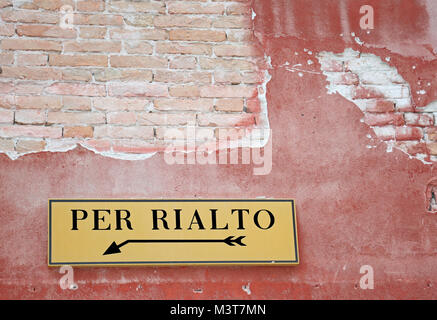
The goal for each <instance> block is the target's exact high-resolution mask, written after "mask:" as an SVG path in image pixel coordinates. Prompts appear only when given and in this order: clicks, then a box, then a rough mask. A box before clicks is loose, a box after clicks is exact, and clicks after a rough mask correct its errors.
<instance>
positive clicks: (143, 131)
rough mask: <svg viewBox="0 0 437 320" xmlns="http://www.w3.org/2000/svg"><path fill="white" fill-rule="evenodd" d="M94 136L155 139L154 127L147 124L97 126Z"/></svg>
mask: <svg viewBox="0 0 437 320" xmlns="http://www.w3.org/2000/svg"><path fill="white" fill-rule="evenodd" d="M94 136H95V137H96V138H105V137H108V138H115V139H123V138H129V139H146V140H150V139H153V138H154V136H155V133H154V130H153V127H145V126H132V127H120V126H116V127H114V126H104V127H96V128H95V129H94Z"/></svg>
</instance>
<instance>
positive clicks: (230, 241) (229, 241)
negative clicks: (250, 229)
mask: <svg viewBox="0 0 437 320" xmlns="http://www.w3.org/2000/svg"><path fill="white" fill-rule="evenodd" d="M232 238H233V236H229V237H227V238H226V239H225V240H223V241H224V243H226V244H227V245H228V246H235V244H234V243H233V242H234V240H232Z"/></svg>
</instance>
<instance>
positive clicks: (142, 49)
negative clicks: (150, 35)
mask: <svg viewBox="0 0 437 320" xmlns="http://www.w3.org/2000/svg"><path fill="white" fill-rule="evenodd" d="M124 48H125V50H126V52H127V53H130V54H133V53H139V54H152V53H153V46H152V45H151V44H150V43H148V42H146V41H125V42H124Z"/></svg>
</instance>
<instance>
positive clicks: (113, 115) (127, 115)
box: [106, 112, 137, 125]
mask: <svg viewBox="0 0 437 320" xmlns="http://www.w3.org/2000/svg"><path fill="white" fill-rule="evenodd" d="M106 117H107V123H109V124H123V125H134V124H135V123H136V122H137V116H136V114H135V112H109V113H108V114H107V115H106Z"/></svg>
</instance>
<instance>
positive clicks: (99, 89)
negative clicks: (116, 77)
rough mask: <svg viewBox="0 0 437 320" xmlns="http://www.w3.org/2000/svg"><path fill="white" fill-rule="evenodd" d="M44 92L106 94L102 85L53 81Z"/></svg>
mask: <svg viewBox="0 0 437 320" xmlns="http://www.w3.org/2000/svg"><path fill="white" fill-rule="evenodd" d="M45 92H47V93H49V94H59V95H76V96H91V97H99V96H100V97H103V96H105V95H106V89H105V86H103V85H98V84H81V83H54V84H52V85H51V86H50V87H48V88H47V89H46V90H45Z"/></svg>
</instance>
